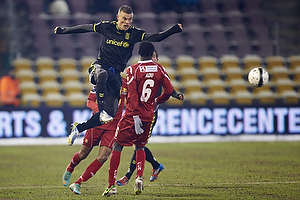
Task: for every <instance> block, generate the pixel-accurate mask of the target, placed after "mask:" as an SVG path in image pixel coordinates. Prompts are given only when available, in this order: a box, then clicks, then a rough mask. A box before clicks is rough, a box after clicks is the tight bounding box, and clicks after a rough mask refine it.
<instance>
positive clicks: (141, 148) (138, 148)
mask: <svg viewBox="0 0 300 200" xmlns="http://www.w3.org/2000/svg"><path fill="white" fill-rule="evenodd" d="M136 150H145V147H138V146H136Z"/></svg>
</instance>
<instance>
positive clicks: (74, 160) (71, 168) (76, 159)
mask: <svg viewBox="0 0 300 200" xmlns="http://www.w3.org/2000/svg"><path fill="white" fill-rule="evenodd" d="M80 161H81V160H80V158H79V152H76V153H75V154H74V156H73V158H72V160H71V162H70V164H69V165H68V167H67V171H68V172H71V173H72V172H73V171H74V168H75V167H76V166H77V165H78V164H79V163H80Z"/></svg>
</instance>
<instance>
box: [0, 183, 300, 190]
mask: <svg viewBox="0 0 300 200" xmlns="http://www.w3.org/2000/svg"><path fill="white" fill-rule="evenodd" d="M296 183H300V181H275V182H245V183H199V184H188V183H187V184H184V183H182V184H180V183H178V184H151V185H149V184H148V185H145V186H147V187H158V186H195V185H203V186H205V185H266V184H296ZM85 187H86V188H95V187H102V185H87V186H85ZM34 188H35V189H52V188H68V187H64V186H54V185H53V186H12V187H0V190H5V189H34Z"/></svg>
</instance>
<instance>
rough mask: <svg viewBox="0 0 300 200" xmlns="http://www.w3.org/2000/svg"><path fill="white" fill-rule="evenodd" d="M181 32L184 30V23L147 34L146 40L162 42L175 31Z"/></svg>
mask: <svg viewBox="0 0 300 200" xmlns="http://www.w3.org/2000/svg"><path fill="white" fill-rule="evenodd" d="M180 32H182V25H181V24H179V23H178V24H175V25H173V26H172V27H170V28H168V29H167V30H165V31H162V32H159V33H154V34H146V35H145V40H148V41H150V42H160V41H162V40H164V39H166V38H167V37H169V36H170V35H173V34H175V33H180Z"/></svg>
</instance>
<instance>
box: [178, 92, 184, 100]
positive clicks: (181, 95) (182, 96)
mask: <svg viewBox="0 0 300 200" xmlns="http://www.w3.org/2000/svg"><path fill="white" fill-rule="evenodd" d="M178 99H179V100H180V101H183V100H184V95H183V94H182V93H181V92H179V93H178Z"/></svg>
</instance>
